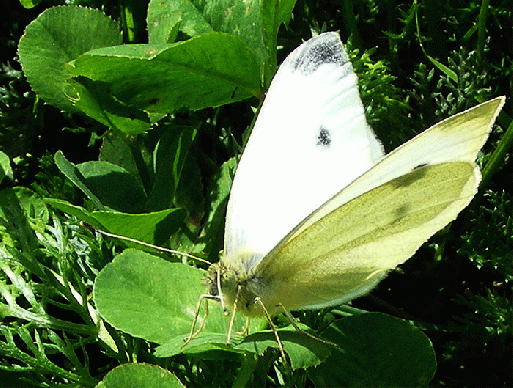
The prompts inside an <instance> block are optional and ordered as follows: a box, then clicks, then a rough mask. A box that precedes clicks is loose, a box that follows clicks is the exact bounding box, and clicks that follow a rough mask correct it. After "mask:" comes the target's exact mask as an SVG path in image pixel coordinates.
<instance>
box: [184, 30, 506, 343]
mask: <svg viewBox="0 0 513 388" xmlns="http://www.w3.org/2000/svg"><path fill="white" fill-rule="evenodd" d="M504 101H505V99H504V98H503V97H498V98H495V99H492V100H490V101H487V102H485V103H482V104H480V105H478V106H476V107H474V108H472V109H469V110H467V111H465V112H462V113H459V114H457V115H454V116H452V117H450V118H448V119H446V120H444V121H442V122H440V123H438V124H436V125H434V126H432V127H431V128H429V129H427V130H426V131H424V132H423V133H421V134H419V135H418V136H416V137H415V138H414V139H412V140H410V141H409V142H407V143H405V144H403V145H402V146H400V147H398V148H397V149H395V150H394V151H393V152H391V153H390V154H388V155H386V156H384V151H383V147H382V145H381V143H380V142H379V140H378V139H377V138H376V136H375V134H374V132H373V131H372V129H371V128H370V127H369V125H368V124H367V121H366V119H365V114H364V107H363V104H362V102H361V100H360V97H359V92H358V80H357V77H356V75H355V73H354V71H353V69H352V65H351V63H350V61H349V59H348V56H347V54H346V52H345V50H344V47H343V45H342V42H341V41H340V37H339V35H338V34H337V33H334V32H329V33H324V34H321V35H319V36H317V37H314V38H312V39H310V40H308V41H307V42H305V43H303V44H302V45H301V46H299V47H298V48H297V49H295V50H294V51H293V52H292V53H291V54H290V55H289V56H288V57H287V58H286V59H285V61H284V62H283V63H282V65H281V66H280V68H279V70H278V72H277V73H276V75H275V77H274V79H273V81H272V83H271V85H270V88H269V90H268V93H267V96H266V99H265V101H264V103H263V106H262V108H261V110H260V113H259V115H258V118H257V120H256V122H255V126H254V128H253V131H252V134H251V136H250V138H249V140H248V142H247V145H246V147H245V149H244V152H243V154H242V157H241V159H240V162H239V165H238V168H237V171H236V174H235V177H234V180H233V184H232V188H231V192H230V198H229V202H228V210H227V216H226V225H225V238H224V245H225V248H224V256H223V257H222V258H221V260H220V261H219V262H218V263H216V264H213V265H212V266H211V267H210V269H209V271H208V275H207V284H208V289H207V294H206V295H205V296H204V297H205V298H207V299H216V300H219V301H221V303H222V304H223V306H226V307H225V308H227V307H229V308H232V310H233V311H234V312H235V310H236V311H238V312H240V313H243V314H245V315H246V316H248V317H253V316H262V315H265V316H267V317H268V318H269V317H270V316H272V315H274V314H277V313H279V312H280V311H291V310H301V309H319V308H324V307H329V306H334V305H338V304H341V303H345V302H348V301H350V300H352V299H354V298H356V297H358V296H361V295H363V294H365V293H368V292H369V291H370V290H371V289H372V288H373V287H374V286H376V284H378V282H379V281H380V280H381V279H383V277H384V276H385V275H386V274H387V273H388V272H389V271H390V270H392V269H394V268H395V267H396V266H398V265H399V264H402V263H404V262H405V261H406V260H407V259H408V258H410V257H411V256H412V255H413V254H414V253H415V252H416V251H417V249H418V248H419V247H420V246H421V245H422V244H423V243H424V242H426V241H427V240H428V239H429V238H430V237H431V236H432V235H433V234H435V233H436V232H437V231H439V230H440V229H442V228H443V227H445V226H446V225H447V224H448V223H450V222H451V221H453V220H454V219H455V218H456V217H457V216H458V213H460V211H461V210H463V209H464V208H465V207H466V206H467V205H468V204H469V203H470V201H471V200H472V198H473V197H474V195H475V194H476V192H477V189H478V186H479V182H480V180H481V174H480V170H479V168H478V166H477V165H476V164H475V159H476V156H477V153H478V152H479V150H480V149H481V147H482V146H483V145H484V143H485V142H486V140H487V138H488V135H489V133H490V131H491V127H492V125H493V123H494V121H495V119H496V117H497V115H498V113H499V111H500V110H501V108H502V106H503V104H504ZM233 316H234V315H232V317H233ZM232 322H233V318H232ZM229 331H231V326H230V329H229ZM191 333H192V332H191ZM229 335H230V334H228V336H229ZM228 338H229V337H228ZM278 340H279V339H278Z"/></svg>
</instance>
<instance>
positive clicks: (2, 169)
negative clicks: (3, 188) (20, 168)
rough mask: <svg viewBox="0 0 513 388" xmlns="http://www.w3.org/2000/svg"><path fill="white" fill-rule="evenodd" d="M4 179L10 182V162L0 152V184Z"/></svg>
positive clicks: (4, 154)
mask: <svg viewBox="0 0 513 388" xmlns="http://www.w3.org/2000/svg"><path fill="white" fill-rule="evenodd" d="M5 177H8V178H10V179H11V180H12V168H11V160H10V159H9V156H8V155H7V154H6V153H5V152H3V151H0V182H2V181H3V180H4V178H5Z"/></svg>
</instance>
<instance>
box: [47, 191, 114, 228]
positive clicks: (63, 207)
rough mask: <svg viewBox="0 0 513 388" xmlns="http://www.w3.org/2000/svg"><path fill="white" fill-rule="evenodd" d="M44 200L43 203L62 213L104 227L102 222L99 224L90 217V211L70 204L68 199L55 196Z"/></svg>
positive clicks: (96, 226) (94, 225)
mask: <svg viewBox="0 0 513 388" xmlns="http://www.w3.org/2000/svg"><path fill="white" fill-rule="evenodd" d="M44 201H45V203H47V204H48V205H50V206H52V207H54V208H55V209H59V210H60V211H62V212H64V213H67V214H70V215H72V216H74V217H76V218H78V219H79V220H81V221H84V222H86V223H88V224H89V225H91V226H93V227H95V228H98V229H105V227H104V226H103V225H102V224H100V223H99V222H98V221H97V220H96V219H95V218H93V217H91V216H90V213H89V212H88V211H87V210H86V209H84V208H83V207H80V206H75V205H72V204H71V203H69V202H68V201H64V200H62V199H57V198H45V199H44Z"/></svg>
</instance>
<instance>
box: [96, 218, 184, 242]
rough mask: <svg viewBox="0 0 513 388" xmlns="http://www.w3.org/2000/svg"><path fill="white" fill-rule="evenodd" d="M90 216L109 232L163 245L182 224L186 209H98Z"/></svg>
mask: <svg viewBox="0 0 513 388" xmlns="http://www.w3.org/2000/svg"><path fill="white" fill-rule="evenodd" d="M90 216H91V218H93V219H95V220H96V221H97V222H99V223H100V224H101V225H103V226H104V227H105V229H107V230H108V231H109V232H110V233H114V234H118V235H121V236H125V237H129V238H132V239H136V240H139V241H143V242H147V243H150V244H153V245H164V244H165V242H166V241H167V240H168V239H169V236H170V235H171V234H173V233H174V232H176V231H177V230H178V229H179V228H180V226H181V225H182V224H183V221H184V219H185V216H186V211H185V210H183V209H167V210H162V211H159V212H153V213H143V214H127V213H119V212H108V211H98V212H92V213H91V214H90Z"/></svg>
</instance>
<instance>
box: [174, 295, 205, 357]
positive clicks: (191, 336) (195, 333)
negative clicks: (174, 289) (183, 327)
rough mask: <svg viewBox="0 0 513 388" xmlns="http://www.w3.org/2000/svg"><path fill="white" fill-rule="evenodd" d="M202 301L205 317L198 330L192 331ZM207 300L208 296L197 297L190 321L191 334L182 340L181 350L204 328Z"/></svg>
mask: <svg viewBox="0 0 513 388" xmlns="http://www.w3.org/2000/svg"><path fill="white" fill-rule="evenodd" d="M203 299H205V315H204V317H203V321H202V322H201V324H200V327H199V328H198V330H196V331H194V328H195V327H196V323H197V322H198V316H199V312H200V308H201V302H202V301H203ZM209 299H211V296H210V295H201V296H200V297H199V299H198V303H197V304H196V309H195V310H194V319H193V321H192V326H191V332H190V334H189V336H188V337H186V338H184V340H183V341H184V343H183V345H182V346H181V347H182V348H184V347H185V346H186V345H187V344H188V343H189V342H191V340H192V339H193V338H194V337H196V336H197V335H198V334H199V333H201V331H202V330H203V327H204V326H205V323H206V322H207V317H208V300H209Z"/></svg>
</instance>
